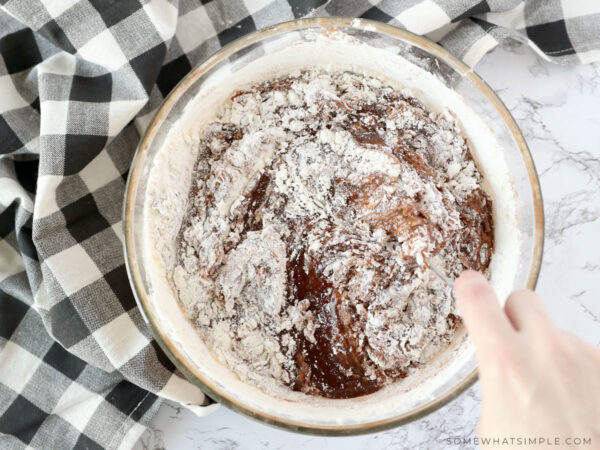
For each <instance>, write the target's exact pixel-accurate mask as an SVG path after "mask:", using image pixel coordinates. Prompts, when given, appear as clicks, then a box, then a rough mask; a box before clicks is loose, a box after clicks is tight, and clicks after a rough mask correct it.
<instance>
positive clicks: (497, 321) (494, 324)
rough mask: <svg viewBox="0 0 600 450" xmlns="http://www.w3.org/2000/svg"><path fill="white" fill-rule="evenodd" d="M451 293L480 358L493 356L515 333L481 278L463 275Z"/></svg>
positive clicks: (471, 273)
mask: <svg viewBox="0 0 600 450" xmlns="http://www.w3.org/2000/svg"><path fill="white" fill-rule="evenodd" d="M454 289H455V291H456V302H457V304H458V309H459V310H460V313H461V316H462V318H463V321H464V323H465V326H466V327H467V330H468V332H469V336H471V339H473V342H474V343H475V347H476V348H477V353H478V354H479V355H480V356H484V355H491V354H493V353H494V352H495V351H496V350H497V349H498V347H499V345H500V344H501V343H503V342H505V341H508V340H510V339H512V337H513V335H514V329H513V328H512V326H511V324H510V322H509V321H508V318H507V317H506V315H505V314H504V311H503V310H502V307H501V306H500V303H498V299H497V298H496V294H494V291H493V289H492V287H491V286H490V285H489V283H488V282H487V280H486V278H485V277H484V276H483V275H482V274H480V273H478V272H473V271H471V270H468V271H466V272H463V273H462V274H461V276H460V277H458V279H457V280H456V282H455V283H454Z"/></svg>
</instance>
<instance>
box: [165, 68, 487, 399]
mask: <svg viewBox="0 0 600 450" xmlns="http://www.w3.org/2000/svg"><path fill="white" fill-rule="evenodd" d="M192 145H194V146H198V147H197V148H198V150H199V159H198V162H197V167H196V169H195V175H194V182H193V183H194V185H193V192H192V195H191V197H190V204H189V205H188V212H187V216H186V219H185V222H184V225H183V227H182V231H181V235H180V248H179V253H178V259H177V260H178V261H179V263H178V264H177V265H176V267H175V269H174V271H173V282H174V285H175V286H176V288H177V290H178V293H179V299H180V301H181V303H182V305H183V306H184V308H185V310H186V313H187V315H188V317H190V319H191V320H192V321H194V323H195V324H196V326H197V328H198V330H199V332H200V334H201V336H202V338H203V339H204V340H205V341H206V342H207V344H208V345H209V346H210V347H211V348H212V349H213V351H214V352H215V353H216V354H217V355H218V357H219V359H221V361H222V362H223V363H225V364H227V365H228V366H229V367H230V368H231V369H232V370H233V371H234V372H235V373H236V374H238V376H240V377H241V378H242V379H244V380H248V381H251V382H253V383H255V384H257V385H259V386H262V387H263V388H265V389H266V390H268V389H269V386H271V385H273V383H276V384H282V385H287V386H290V387H293V388H295V389H299V390H302V391H303V392H307V393H312V394H318V395H325V396H331V397H340V396H341V397H347V396H349V397H352V396H356V395H360V394H361V393H368V392H372V391H373V390H375V389H377V388H378V387H380V386H383V385H384V384H387V383H389V382H391V381H393V380H394V379H396V378H397V377H402V376H405V374H406V373H407V371H408V370H409V369H410V368H411V367H414V366H418V365H420V364H423V363H425V362H427V361H428V360H429V359H431V358H432V357H433V356H434V355H435V354H436V353H438V352H439V351H440V350H441V349H442V348H443V347H444V345H445V344H446V343H447V342H448V341H449V340H450V338H451V337H452V336H453V334H454V331H455V326H456V319H455V318H456V317H457V313H456V310H455V306H454V303H453V300H452V297H451V293H450V290H449V288H448V287H446V286H445V285H444V284H443V283H442V282H441V281H440V280H438V279H437V278H436V277H435V275H433V274H432V273H431V272H430V271H429V269H427V268H426V266H425V264H424V261H423V256H426V257H427V258H428V259H431V260H435V261H436V264H437V265H438V266H439V267H442V268H443V269H444V270H445V271H446V272H447V273H449V274H450V275H451V276H457V275H458V274H459V273H460V272H461V271H462V270H463V268H464V266H465V265H464V264H463V263H462V262H461V257H462V258H463V259H464V255H462V254H461V252H462V253H464V254H466V255H469V252H471V253H473V252H475V251H477V252H479V248H478V247H477V239H478V238H479V236H477V235H476V234H475V235H473V234H469V233H466V232H464V230H463V228H464V227H465V226H466V223H465V222H464V221H461V214H462V215H467V216H469V217H472V216H476V214H474V212H473V211H472V210H470V209H469V208H467V206H466V205H467V203H468V199H469V198H470V196H472V195H473V194H475V195H476V196H477V195H478V196H479V197H481V199H483V201H484V205H485V201H486V200H485V197H484V196H483V194H482V193H481V191H478V189H479V188H480V184H481V176H480V174H479V172H478V171H477V169H476V168H475V165H474V164H473V162H472V160H471V159H470V157H469V156H468V149H467V145H466V143H465V139H464V138H463V137H462V136H461V135H460V132H459V129H458V127H457V125H456V121H455V119H454V117H453V116H452V115H451V114H449V113H448V112H445V113H443V114H439V115H438V114H434V113H431V112H430V111H429V110H428V109H426V108H425V107H424V106H423V105H422V104H420V103H419V102H418V101H417V100H416V99H415V98H414V97H413V96H412V95H411V93H410V92H409V91H407V90H404V91H402V92H400V91H398V90H396V89H394V88H392V87H391V86H389V85H386V84H385V82H383V81H382V80H381V79H379V78H375V77H367V76H364V75H359V74H356V73H352V72H328V71H324V70H310V71H304V72H296V73H292V74H290V75H289V76H285V77H281V78H278V79H277V80H276V81H275V82H265V83H262V84H259V85H255V86H252V87H248V88H247V89H242V90H241V92H239V93H238V94H236V95H235V96H234V97H233V100H231V101H229V102H227V103H226V104H225V105H223V106H222V108H221V109H220V111H219V112H218V114H217V116H216V117H215V120H214V121H212V122H211V123H209V124H208V125H207V126H206V128H205V130H198V139H196V140H195V141H192ZM253 192H260V196H259V197H260V198H259V197H257V198H254V197H252V193H253ZM487 208H488V209H490V208H491V206H489V205H488V206H487ZM490 214H491V213H490ZM473 237H474V238H473ZM446 244H447V245H446ZM468 245H470V247H469V248H465V246H468ZM444 246H446V247H445V248H443V247H444ZM461 248H462V250H460V249H461ZM484 251H485V250H484ZM478 256H479V254H477V258H478ZM484 259H485V261H484V262H486V263H489V259H488V256H487V254H486V255H484ZM294 264H296V265H300V266H301V267H298V268H296V269H294V268H293V267H292V266H293V265H294ZM475 267H476V268H478V267H477V266H475ZM483 267H484V268H485V267H487V264H485V265H484V266H483ZM294 270H295V271H294ZM312 273H315V274H316V276H318V278H319V279H320V280H321V281H322V282H323V283H325V284H326V286H327V287H325V288H323V290H324V292H314V287H313V288H312V289H313V291H310V292H308V293H306V294H302V293H299V291H300V290H302V289H304V288H303V287H302V285H301V284H302V283H300V285H298V283H297V282H296V281H295V279H294V277H295V276H299V277H301V278H304V277H309V276H312V275H310V274H312ZM294 274H298V275H294ZM323 303H324V304H323ZM299 339H300V341H304V342H299ZM323 345H325V346H326V347H327V348H328V349H329V350H330V351H331V352H332V354H333V355H334V356H333V357H332V359H331V360H328V361H327V364H325V363H322V362H320V360H319V359H317V360H315V359H314V357H312V358H313V359H311V349H313V350H312V351H313V352H314V351H315V350H314V349H316V348H319V349H322V346H323ZM348 358H355V359H356V358H358V359H359V360H360V361H358V362H352V363H347V360H348ZM324 364H325V365H327V367H329V366H330V365H335V366H336V367H335V369H333V370H332V371H333V372H334V374H335V377H336V378H335V380H334V381H333V382H332V381H331V380H327V379H325V378H327V377H321V376H320V375H319V373H320V371H322V370H324V369H323V367H325V366H324ZM327 370H329V369H327ZM338 372H339V373H338ZM357 377H359V378H361V377H362V379H363V381H360V380H359V381H355V384H356V386H355V387H354V388H346V389H345V390H343V391H340V392H338V391H337V390H336V386H335V384H336V383H338V382H339V384H343V383H347V384H349V385H351V384H352V383H353V382H352V381H347V379H348V380H350V379H356V378H357ZM332 383H333V385H332ZM363 385H365V386H363ZM363 388H364V389H363Z"/></svg>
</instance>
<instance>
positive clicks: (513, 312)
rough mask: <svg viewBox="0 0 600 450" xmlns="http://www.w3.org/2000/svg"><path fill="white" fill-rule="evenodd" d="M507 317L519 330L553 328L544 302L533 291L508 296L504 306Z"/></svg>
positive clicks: (517, 292)
mask: <svg viewBox="0 0 600 450" xmlns="http://www.w3.org/2000/svg"><path fill="white" fill-rule="evenodd" d="M504 311H506V316H507V317H508V319H509V320H510V322H511V324H512V325H513V327H515V329H517V330H519V331H520V330H523V329H524V328H532V329H541V328H550V327H552V326H553V325H552V321H551V320H550V317H549V316H548V313H547V312H546V308H545V307H544V304H543V303H542V300H541V299H540V298H539V297H538V296H537V295H536V294H535V292H533V291H529V290H522V291H515V292H513V293H512V294H510V295H509V296H508V299H507V300H506V304H505V305H504Z"/></svg>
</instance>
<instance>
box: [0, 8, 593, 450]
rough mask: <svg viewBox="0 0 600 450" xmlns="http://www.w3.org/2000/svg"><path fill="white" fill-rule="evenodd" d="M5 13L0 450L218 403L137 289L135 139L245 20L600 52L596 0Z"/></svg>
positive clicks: (566, 54)
mask: <svg viewBox="0 0 600 450" xmlns="http://www.w3.org/2000/svg"><path fill="white" fill-rule="evenodd" d="M1 3H3V4H4V5H3V7H2V9H1V10H0V54H1V58H0V448H2V449H5V448H26V447H27V448H120V447H122V448H128V447H130V446H131V445H132V443H133V442H134V441H135V440H136V439H137V438H138V437H139V435H140V434H141V433H142V432H143V431H144V427H145V425H147V423H148V421H149V420H150V419H151V417H152V416H153V414H154V413H155V411H156V410H157V408H158V406H159V404H160V402H161V399H162V398H169V399H173V400H175V401H178V402H180V403H182V404H185V405H188V406H190V407H191V408H195V411H196V412H197V413H199V414H202V413H206V412H207V411H209V410H210V409H211V408H212V407H211V406H208V405H209V404H210V403H211V402H210V401H209V400H208V399H206V398H205V396H204V395H203V394H202V392H200V391H199V390H198V389H196V388H195V387H193V386H192V385H191V384H190V383H188V382H187V381H185V380H184V379H183V378H182V376H181V375H180V374H179V373H178V372H177V371H176V370H175V368H174V366H173V365H172V364H171V362H170V361H169V360H168V359H167V358H166V357H165V356H164V354H163V353H162V352H161V351H160V349H159V348H158V346H157V345H156V343H155V342H154V341H153V340H152V336H151V335H150V333H149V331H148V329H147V328H146V326H145V325H144V321H143V319H142V316H141V314H140V312H139V310H138V308H137V306H136V303H135V301H134V298H133V295H132V293H131V291H130V288H129V283H128V280H127V275H126V272H125V267H124V262H123V253H122V234H121V220H122V219H121V206H122V198H123V191H124V187H125V179H126V177H127V173H128V170H129V165H130V162H131V159H132V156H133V153H134V149H135V147H136V144H137V142H138V139H139V137H140V133H141V132H143V129H144V126H145V124H147V122H148V120H149V118H150V117H151V116H152V113H153V112H154V111H155V109H156V108H157V106H158V105H159V104H160V102H161V100H162V99H163V98H164V97H165V96H166V95H167V94H168V93H169V91H170V90H171V89H172V88H173V87H174V86H175V84H176V83H177V82H178V81H179V80H180V79H181V78H182V77H183V76H184V75H185V74H186V73H187V72H189V71H190V69H191V68H192V67H193V66H194V65H196V64H198V63H199V62H200V61H202V60H203V59H205V58H206V57H207V56H209V55H210V54H212V53H214V52H215V51H216V50H218V49H219V48H220V47H221V46H223V45H225V44H227V43H228V42H230V41H232V40H233V39H235V38H237V37H239V36H241V35H243V34H245V33H248V32H250V31H253V30H255V29H258V28H261V27H264V26H267V25H271V24H274V23H277V22H281V21H285V20H290V19H294V18H299V17H303V16H310V15H312V16H315V15H343V16H355V17H364V18H369V19H375V20H380V21H385V22H389V23H391V24H393V25H397V26H399V27H403V28H406V29H408V30H410V31H413V32H415V33H419V34H425V35H427V36H429V37H430V38H432V39H435V40H437V41H439V42H440V43H441V44H442V45H444V46H445V47H446V48H448V49H449V50H450V51H451V52H453V53H454V54H455V55H457V56H459V57H460V58H462V59H463V60H464V61H465V62H467V63H468V64H470V65H474V64H475V63H476V62H477V61H478V60H479V58H481V57H482V56H483V55H484V54H485V53H486V52H487V51H489V50H490V49H491V48H493V47H494V46H495V45H497V44H498V43H499V42H503V41H505V40H507V39H516V40H519V41H523V42H526V43H528V44H529V45H530V46H531V47H532V48H533V49H535V51H537V52H538V53H540V54H541V55H542V56H543V57H544V58H546V59H549V60H552V61H555V62H559V63H568V62H590V61H594V60H598V59H600V41H599V40H600V2H598V1H597V0H587V1H586V0H570V1H569V0H562V1H561V0H531V1H527V2H521V1H516V0H487V1H486V0H482V1H471V0H404V1H398V0H381V1H375V0H370V1H367V0H330V1H325V0H307V1H301V0H277V1H270V0H213V1H207V0H202V1H200V2H194V1H192V0H182V1H179V2H177V1H176V0H173V1H167V0H150V1H141V0H121V1H112V0H62V1H61V0H54V1H52V0H48V1H40V0H32V1H29V2H22V1H19V0H9V1H2V2H1Z"/></svg>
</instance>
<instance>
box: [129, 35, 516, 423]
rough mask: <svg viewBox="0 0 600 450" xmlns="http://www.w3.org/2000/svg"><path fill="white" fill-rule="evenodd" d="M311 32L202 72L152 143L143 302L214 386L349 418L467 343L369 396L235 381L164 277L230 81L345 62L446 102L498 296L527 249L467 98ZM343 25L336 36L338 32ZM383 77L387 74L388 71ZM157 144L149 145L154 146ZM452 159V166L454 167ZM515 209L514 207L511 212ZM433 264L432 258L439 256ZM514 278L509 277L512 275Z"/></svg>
mask: <svg viewBox="0 0 600 450" xmlns="http://www.w3.org/2000/svg"><path fill="white" fill-rule="evenodd" d="M315 35H316V38H315V39H313V40H309V41H298V40H295V38H292V39H290V40H281V42H277V43H275V45H273V43H271V45H270V46H269V49H268V51H267V52H266V53H265V54H261V55H259V56H258V57H254V56H252V58H254V60H253V61H251V62H250V63H248V64H247V65H244V66H243V67H241V68H232V67H231V66H230V65H227V66H225V67H224V68H222V70H221V69H220V70H218V71H216V72H214V73H211V74H210V75H209V77H208V78H207V79H206V80H204V81H203V82H202V88H201V90H200V92H199V93H198V94H197V95H196V96H195V97H194V98H191V99H190V100H189V102H188V103H187V107H186V109H185V111H184V112H183V114H182V115H181V116H179V118H178V120H177V121H176V122H175V123H174V124H173V126H172V127H171V128H170V131H169V135H168V137H167V139H166V140H165V141H164V143H163V144H159V145H160V148H158V149H156V150H157V151H156V153H155V154H154V153H153V156H152V160H151V161H150V162H151V164H149V165H148V166H147V167H146V169H147V172H144V176H147V177H148V181H147V190H146V194H145V199H144V220H143V226H142V227H140V233H142V236H143V251H144V256H143V261H140V263H141V264H143V267H145V272H146V277H147V282H148V285H149V295H148V301H149V307H150V309H151V311H152V312H153V314H154V316H155V318H156V320H157V321H158V322H159V324H160V327H161V329H162V331H163V333H164V334H165V336H166V337H167V342H168V343H169V345H171V346H172V348H174V349H175V350H176V351H177V352H178V353H179V358H180V360H181V361H185V362H186V364H187V366H188V368H190V370H191V371H192V372H193V373H194V374H195V375H196V376H197V377H198V378H199V379H201V380H203V382H204V383H206V385H207V386H210V388H211V389H212V390H213V391H214V392H216V393H218V395H219V396H221V397H224V398H226V399H229V400H230V401H232V402H234V403H236V404H239V405H243V406H244V407H247V408H252V409H254V410H256V411H259V412H260V413H262V414H267V415H269V416H271V417H277V418H281V419H283V420H290V421H292V422H296V423H300V424H313V425H317V426H322V425H328V426H332V427H339V426H340V425H342V424H343V425H344V426H347V425H349V424H364V423H374V422H377V421H379V420H385V419H386V418H391V417H396V416H398V415H401V414H404V413H407V412H409V411H413V410H414V409H415V408H418V407H420V406H422V405H424V404H425V403H427V402H429V401H431V400H433V399H435V398H439V396H440V395H442V394H443V393H444V392H447V390H448V389H449V388H450V386H453V385H455V384H456V383H457V382H458V381H457V380H463V379H464V378H465V377H466V376H467V374H468V373H470V372H471V371H472V370H473V368H475V367H476V363H475V358H474V349H473V347H472V345H471V344H470V342H469V341H468V340H467V339H466V338H465V335H464V330H462V328H461V330H460V331H459V334H458V336H457V337H456V338H455V339H454V340H453V341H452V342H451V343H450V347H449V349H448V351H443V352H441V353H440V354H438V356H436V357H435V358H434V359H432V360H431V361H429V362H428V363H427V364H425V365H423V366H421V367H418V368H415V369H413V370H412V371H410V372H409V374H408V376H407V377H406V378H405V379H403V380H401V381H398V382H395V383H391V384H389V385H387V386H385V387H384V388H382V389H381V390H379V391H377V392H375V393H374V394H371V395H369V396H366V397H358V398H353V399H348V400H338V399H329V398H324V397H320V396H314V395H306V394H304V393H302V392H296V391H291V390H290V389H289V387H287V386H283V387H282V384H281V382H279V383H274V384H273V385H272V386H268V389H265V388H264V386H263V388H258V387H257V386H256V384H255V383H249V382H247V381H242V379H240V377H239V376H238V375H237V374H235V373H234V372H233V371H232V370H231V369H230V368H229V367H228V366H227V365H226V364H223V362H222V360H221V358H217V356H216V355H215V352H214V350H213V348H212V347H210V346H209V345H207V343H206V342H205V340H204V339H203V338H202V337H201V334H200V333H198V331H197V327H195V326H193V325H192V322H191V321H190V320H189V319H188V318H187V317H186V316H185V315H184V313H183V309H182V308H180V306H179V304H178V302H177V295H176V291H175V289H174V288H173V284H172V283H170V282H169V281H168V280H169V277H170V276H169V274H171V273H172V271H173V269H174V267H175V265H176V264H178V262H177V258H176V255H175V248H176V245H175V241H176V237H177V236H178V233H179V231H180V227H181V221H182V217H183V215H184V213H185V211H186V207H187V206H186V202H187V199H188V193H189V188H190V185H191V180H192V172H193V168H194V161H195V160H196V158H197V156H198V149H199V140H200V135H199V133H198V132H199V130H201V129H202V128H203V127H204V126H205V125H206V123H208V122H210V121H211V120H212V119H213V118H214V111H215V109H216V107H217V106H216V105H220V104H222V103H223V102H224V101H225V100H226V99H227V98H228V97H229V96H230V95H231V94H232V93H233V92H234V91H235V89H236V88H237V87H240V86H247V85H248V84H249V83H252V82H255V81H261V80H266V79H270V78H273V77H274V76H277V75H278V74H281V73H289V72H290V71H292V70H296V69H306V68H314V67H322V68H325V69H327V70H352V71H355V72H358V73H366V74H378V75H379V74H384V75H385V77H387V78H389V79H390V80H392V81H393V83H394V86H399V89H402V88H403V87H408V88H410V89H411V91H412V92H414V94H415V96H416V97H418V98H419V99H420V100H422V101H423V102H424V103H425V104H426V105H427V106H428V107H429V108H430V109H431V110H432V111H435V112H443V111H445V110H449V111H451V113H452V115H456V117H457V118H458V121H459V124H460V128H461V131H462V133H463V134H464V136H465V137H467V138H468V139H469V141H470V143H471V144H472V146H471V151H472V153H473V156H474V158H475V159H476V161H477V165H478V167H479V169H480V170H481V171H482V173H483V174H484V176H485V182H486V184H487V185H488V188H489V191H490V192H491V193H493V199H494V203H493V207H494V228H495V229H494V244H495V249H494V254H493V255H492V262H491V265H490V275H491V283H492V286H493V287H494V289H495V290H496V292H497V294H498V296H499V298H504V297H505V296H506V295H508V293H509V292H510V290H512V289H514V288H515V287H519V285H520V284H519V283H518V282H516V280H517V273H518V270H519V261H521V258H525V259H526V257H527V256H526V255H525V253H523V251H525V252H526V251H527V250H526V249H525V250H521V247H520V245H521V243H520V240H519V233H518V229H517V220H521V218H520V214H521V212H520V211H517V210H516V206H515V201H514V196H515V192H514V190H513V189H512V188H510V186H511V185H512V183H514V180H513V176H512V175H511V172H510V171H509V169H508V166H507V164H506V161H505V157H504V155H503V150H504V149H503V145H504V142H502V143H501V145H499V143H498V142H497V141H496V139H495V136H494V134H493V133H491V132H490V128H489V126H488V125H487V124H486V122H485V120H486V117H485V116H479V115H477V114H476V113H475V112H474V111H473V110H472V109H471V107H469V103H470V100H469V101H465V99H463V98H462V97H461V96H460V95H459V94H457V93H456V92H454V91H453V90H451V89H448V88H447V87H446V86H444V84H443V83H442V82H440V80H439V79H438V78H436V76H434V75H432V74H430V73H428V72H427V71H425V70H423V69H421V68H419V67H417V66H416V65H414V64H412V63H410V62H408V61H407V60H406V59H404V58H403V57H401V56H399V55H398V52H399V51H398V49H396V48H390V49H389V50H388V49H382V48H375V47H373V46H370V45H367V44H364V43H359V42H354V41H353V40H352V39H351V38H348V37H347V36H346V37H344V35H342V34H341V33H338V35H336V36H335V37H334V36H331V35H330V33H328V32H325V33H315ZM340 35H341V36H340ZM387 78H386V80H387ZM153 151H154V150H153ZM457 170H458V167H457V166H454V168H453V169H450V170H449V172H448V173H449V175H451V174H453V173H457V172H456V171H457ZM517 213H518V214H519V215H517ZM438 265H439V262H438ZM515 283H516V284H515Z"/></svg>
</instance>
